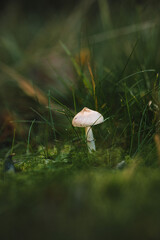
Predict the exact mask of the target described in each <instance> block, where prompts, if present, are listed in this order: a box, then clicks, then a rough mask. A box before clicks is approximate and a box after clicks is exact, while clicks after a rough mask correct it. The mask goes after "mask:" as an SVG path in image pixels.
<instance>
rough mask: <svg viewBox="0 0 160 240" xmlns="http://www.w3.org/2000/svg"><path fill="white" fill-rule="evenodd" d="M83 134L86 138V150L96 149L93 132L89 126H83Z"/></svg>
mask: <svg viewBox="0 0 160 240" xmlns="http://www.w3.org/2000/svg"><path fill="white" fill-rule="evenodd" d="M85 134H86V140H87V146H88V151H89V152H90V153H91V152H92V151H96V146H95V141H94V137H93V132H92V128H91V127H85Z"/></svg>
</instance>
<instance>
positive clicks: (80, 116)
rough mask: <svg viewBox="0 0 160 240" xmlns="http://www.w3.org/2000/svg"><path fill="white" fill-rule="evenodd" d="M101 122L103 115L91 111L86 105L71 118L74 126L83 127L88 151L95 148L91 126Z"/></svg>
mask: <svg viewBox="0 0 160 240" xmlns="http://www.w3.org/2000/svg"><path fill="white" fill-rule="evenodd" d="M102 122H104V118H103V116H102V115H101V114H100V113H99V112H97V111H93V110H91V109H89V108H87V107H84V108H83V109H82V110H81V111H80V112H79V113H77V114H76V115H75V116H74V118H73V120H72V125H73V126H74V127H84V128H85V134H86V139H87V145H88V150H89V152H92V151H93V150H94V151H95V150H96V147H95V141H94V137H93V132H92V126H94V125H97V124H100V123H102Z"/></svg>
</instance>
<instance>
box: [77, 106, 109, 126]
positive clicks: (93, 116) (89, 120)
mask: <svg viewBox="0 0 160 240" xmlns="http://www.w3.org/2000/svg"><path fill="white" fill-rule="evenodd" d="M102 122H104V118H103V116H102V115H101V114H100V113H99V112H97V111H93V110H91V109H89V108H87V107H84V108H83V109H82V110H81V111H80V112H79V113H77V114H76V115H75V117H74V118H73V120H72V125H73V126H74V127H90V126H93V125H97V124H100V123H102Z"/></svg>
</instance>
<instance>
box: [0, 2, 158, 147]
mask: <svg viewBox="0 0 160 240" xmlns="http://www.w3.org/2000/svg"><path fill="white" fill-rule="evenodd" d="M159 4H160V3H159V1H136V0H132V1H128V0H126V1H116V0H115V1H111V0H110V1H109V0H108V1H107V0H87V1H83V0H81V1H74V0H69V1H67V2H65V1H62V0H60V1H32V2H28V1H18V0H17V1H2V2H1V10H0V11H1V14H0V32H1V34H0V102H1V104H0V143H1V147H4V146H6V145H7V144H8V145H10V144H11V142H12V139H13V135H14V131H16V140H17V141H21V140H22V141H24V140H25V139H26V138H27V135H28V131H29V127H30V125H31V123H32V121H33V120H35V121H37V124H35V126H34V128H33V129H32V131H33V133H34V134H35V138H34V139H35V142H36V143H41V141H42V137H43V131H42V129H43V128H44V124H38V121H39V122H43V121H44V119H43V118H45V119H48V121H50V120H49V119H50V118H49V115H50V111H52V115H53V121H54V127H55V129H56V131H57V137H58V138H63V136H64V128H65V129H69V128H70V122H69V121H68V118H69V119H71V118H72V116H74V114H75V113H76V112H77V111H79V110H81V109H82V108H83V107H84V106H87V107H89V108H92V109H96V110H99V111H100V112H101V113H103V115H104V116H105V117H108V116H113V115H114V118H113V119H114V120H113V119H112V121H111V122H108V125H107V127H106V126H105V127H104V129H103V127H102V131H101V135H102V136H103V139H104V137H105V140H106V141H108V143H109V142H110V140H111V138H112V136H113V128H114V129H115V126H116V127H117V126H118V128H119V129H120V132H119V135H117V136H120V135H121V134H122V135H123V140H121V141H119V140H116V141H118V142H117V144H121V145H122V146H123V147H126V148H127V147H130V146H128V145H127V141H128V137H127V136H128V135H130V128H131V125H132V127H133V125H134V129H135V131H136V130H138V125H139V122H140V119H141V113H142V112H143V110H144V108H145V106H146V104H147V102H148V101H149V100H152V99H153V94H150V93H151V91H152V89H153V86H154V82H155V79H156V74H157V73H158V70H159V55H160V47H159V20H160V19H159V7H160V6H159ZM137 72H138V73H139V72H141V74H137ZM132 74H133V76H134V77H133V76H132V77H129V78H128V76H130V75H132ZM125 77H126V78H127V80H126V82H127V83H125V84H124V80H123V78H125ZM121 80H122V81H121ZM136 82H137V84H135V83H136ZM134 84H135V85H134ZM127 102H128V103H129V105H128V106H129V108H130V112H131V113H130V114H128V108H127V107H126V106H127ZM61 104H63V105H64V106H67V108H68V109H69V110H70V111H71V112H70V113H69V115H67V118H66V116H64V115H66V113H65V114H62V112H61V113H59V111H61V110H62V109H63V111H64V106H62V105H61ZM50 109H51V110H50ZM117 112H118V115H116V114H117ZM133 112H134V114H132V113H133ZM63 113H64V112H63ZM122 119H123V123H121V121H122ZM149 119H150V118H149V117H148V120H147V121H148V122H147V123H146V124H148V125H147V127H148V126H150V122H149V121H150V120H149ZM128 121H130V126H129V127H128V130H126V131H124V126H125V125H126V124H128ZM44 123H46V122H45V121H44ZM52 127H53V126H52ZM147 127H146V129H144V132H145V131H148V130H147ZM14 129H15V130H14ZM104 130H105V131H104ZM68 131H69V130H68ZM103 132H104V134H103ZM122 132H123V133H122ZM144 132H143V133H144ZM66 135H68V132H67V133H66ZM106 135H107V137H106ZM52 137H53V136H51V138H52ZM114 139H115V138H114ZM116 139H118V137H117V138H116ZM124 139H125V140H124ZM112 140H113V139H112ZM112 142H113V141H112Z"/></svg>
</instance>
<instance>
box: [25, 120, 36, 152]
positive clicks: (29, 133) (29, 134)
mask: <svg viewBox="0 0 160 240" xmlns="http://www.w3.org/2000/svg"><path fill="white" fill-rule="evenodd" d="M34 122H35V119H34V120H33V121H32V123H31V126H30V128H29V132H28V140H27V150H26V154H27V155H29V147H30V137H31V130H32V126H33V124H34Z"/></svg>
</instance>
